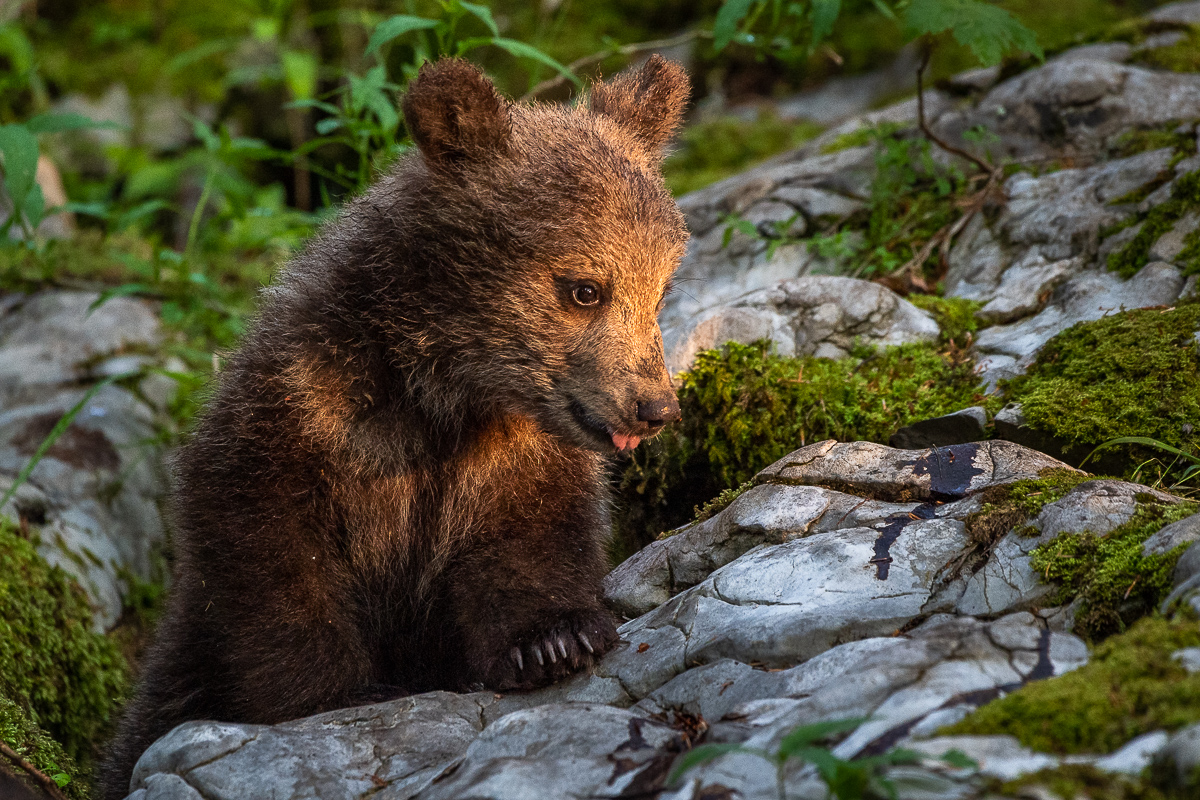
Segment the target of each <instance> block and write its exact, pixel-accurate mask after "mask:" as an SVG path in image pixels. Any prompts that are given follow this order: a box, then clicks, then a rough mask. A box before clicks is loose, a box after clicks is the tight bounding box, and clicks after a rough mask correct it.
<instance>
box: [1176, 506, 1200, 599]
mask: <svg viewBox="0 0 1200 800" xmlns="http://www.w3.org/2000/svg"><path fill="white" fill-rule="evenodd" d="M1181 521H1185V520H1181ZM1197 575H1200V546H1198V545H1192V546H1191V547H1189V548H1188V549H1187V550H1184V551H1183V555H1181V556H1180V557H1179V561H1177V562H1175V573H1174V575H1173V576H1172V577H1173V579H1174V582H1175V585H1176V586H1180V585H1182V584H1183V583H1184V582H1186V581H1187V580H1188V579H1190V578H1194V577H1195V576H1197Z"/></svg>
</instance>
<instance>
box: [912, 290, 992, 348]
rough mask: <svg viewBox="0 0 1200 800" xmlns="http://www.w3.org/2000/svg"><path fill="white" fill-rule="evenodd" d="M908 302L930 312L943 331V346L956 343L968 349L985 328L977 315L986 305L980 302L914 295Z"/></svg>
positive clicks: (931, 295) (962, 298)
mask: <svg viewBox="0 0 1200 800" xmlns="http://www.w3.org/2000/svg"><path fill="white" fill-rule="evenodd" d="M907 299H908V302H910V303H912V304H913V305H914V306H916V307H917V308H920V309H923V310H925V311H928V312H929V313H930V315H932V316H933V319H934V321H936V322H937V324H938V327H939V328H941V329H942V336H941V341H942V343H943V344H950V343H951V342H953V343H954V345H955V346H956V347H962V348H966V347H969V346H970V345H971V342H972V340H974V338H975V334H976V333H977V332H978V331H979V330H980V329H981V328H983V327H986V326H985V325H984V324H983V323H981V322H980V321H979V319H978V318H976V316H975V313H976V312H977V311H979V309H981V308H983V306H984V304H983V303H981V302H979V301H978V300H968V299H966V298H964V297H940V296H938V295H933V294H913V295H909V296H908V298H907Z"/></svg>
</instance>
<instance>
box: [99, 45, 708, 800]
mask: <svg viewBox="0 0 1200 800" xmlns="http://www.w3.org/2000/svg"><path fill="white" fill-rule="evenodd" d="M688 92H689V88H688V81H687V77H686V75H685V74H684V72H683V71H682V70H681V69H680V68H679V67H678V66H676V65H674V64H671V63H669V62H667V61H664V60H662V59H661V58H658V57H655V58H651V59H650V60H649V61H648V62H647V63H646V64H645V66H643V67H642V68H641V69H639V70H637V71H633V72H628V73H625V74H622V75H619V76H618V77H617V78H615V79H614V80H612V81H611V82H608V83H603V84H599V85H597V86H595V87H594V88H593V89H592V91H591V93H590V97H589V99H588V100H587V102H586V103H583V104H580V105H578V106H575V107H565V106H564V107H560V106H549V105H537V104H533V105H516V104H512V103H510V102H508V101H507V100H505V99H503V98H502V97H501V96H500V95H499V94H498V93H497V91H496V89H495V87H494V86H493V85H492V83H491V82H490V81H489V80H488V79H487V78H486V77H485V76H484V75H483V74H482V73H481V72H480V71H479V70H478V69H476V68H475V67H473V66H471V65H470V64H468V63H466V62H464V61H458V60H443V61H440V62H438V63H436V64H432V65H426V66H425V68H424V69H422V70H421V73H420V75H419V77H418V78H417V79H416V80H415V81H414V82H413V84H412V86H411V89H410V90H409V92H408V94H407V96H406V97H405V99H404V117H405V120H406V122H407V124H408V128H409V131H410V132H411V133H412V136H413V139H414V140H415V141H416V144H417V148H418V151H419V152H417V153H414V154H412V155H410V156H408V157H406V158H404V159H403V160H402V161H401V162H400V163H399V164H398V165H397V166H396V168H395V169H394V170H392V171H391V173H390V174H388V175H387V176H386V177H384V178H383V179H381V180H380V181H379V182H378V183H377V184H376V185H375V186H374V187H373V188H371V189H370V190H369V191H367V192H366V193H365V194H364V195H363V196H362V197H360V198H358V199H357V200H355V201H353V202H352V203H350V204H349V205H348V206H347V208H346V210H345V211H344V213H342V214H341V216H340V218H339V219H338V220H337V221H336V222H334V223H332V224H330V225H329V226H327V227H326V228H325V229H324V230H323V231H322V232H321V233H320V234H319V235H318V236H317V237H315V238H314V240H313V241H312V242H311V243H310V244H309V245H308V247H307V248H306V249H305V251H304V252H303V253H302V254H300V255H299V256H297V257H296V258H295V259H294V260H293V261H292V262H291V263H290V264H289V265H288V267H287V268H286V269H285V270H284V271H283V273H282V274H281V276H280V278H279V280H278V282H277V283H276V284H275V285H274V286H273V287H272V288H270V289H269V290H267V291H266V292H265V293H264V295H263V302H262V308H261V311H260V313H259V314H258V317H257V321H256V322H255V323H254V325H253V327H252V329H251V330H250V332H249V333H248V335H247V336H246V339H245V342H244V344H243V346H242V348H241V350H240V352H238V353H237V354H236V355H235V356H234V357H233V358H231V359H230V362H229V364H228V366H227V368H226V369H225V370H224V372H223V373H222V374H221V376H220V381H219V385H218V386H217V389H216V392H215V395H214V397H213V399H212V401H211V403H210V404H209V407H208V410H207V412H206V414H205V415H204V417H203V419H202V420H201V421H200V423H199V425H198V427H197V429H196V431H195V435H194V436H193V438H192V439H191V441H190V443H189V444H188V445H187V446H186V447H185V448H183V450H182V451H181V452H180V453H179V455H178V458H177V462H176V471H177V488H176V494H175V501H174V510H175V515H176V516H175V523H176V539H175V546H176V552H177V555H178V562H177V570H176V576H175V582H174V585H173V588H172V593H171V598H170V602H169V607H168V611H167V614H166V616H165V619H164V620H163V623H162V626H161V628H160V630H159V633H158V640H157V642H156V644H155V645H154V647H153V649H152V651H151V654H150V655H149V656H148V658H147V660H146V663H145V666H144V673H143V678H142V682H141V686H140V688H139V690H138V692H137V695H136V697H135V699H134V700H133V702H132V703H131V704H130V707H129V710H128V713H127V716H126V718H125V720H124V721H123V724H122V725H121V728H120V731H119V734H118V738H117V741H116V743H115V747H114V751H113V754H112V756H111V759H110V763H109V765H108V768H107V774H106V775H105V785H106V791H107V796H108V797H110V798H118V797H122V796H124V795H125V794H126V792H127V791H128V787H129V779H130V773H131V771H132V767H133V764H134V762H135V761H136V759H137V758H138V756H139V755H140V754H141V753H142V751H143V750H144V749H145V748H146V747H147V746H148V745H149V744H151V743H152V742H153V741H154V740H155V739H156V738H158V737H160V736H162V735H163V734H165V733H166V732H168V731H169V730H170V729H171V728H173V727H175V726H176V725H178V724H179V723H181V722H184V721H186V720H192V719H214V720H223V721H238V722H252V723H275V722H280V721H282V720H287V719H292V718H296V717H301V716H305V715H308V714H313V713H316V712H320V711H327V710H329V709H334V708H339V707H345V706H350V705H354V704H361V703H366V702H372V701H377V700H380V699H384V698H388V697H394V696H399V695H402V694H406V693H413V692H424V691H428V690H431V689H449V690H468V689H471V688H479V687H481V686H482V687H487V688H490V689H526V688H531V687H535V686H540V685H543V684H546V683H549V682H551V681H554V680H557V679H559V678H562V677H564V676H566V675H568V674H569V673H571V672H573V671H576V670H580V669H583V668H586V667H588V666H589V665H590V664H591V663H592V662H593V661H594V660H595V659H596V658H597V657H599V656H600V654H602V653H603V652H604V651H605V650H606V649H608V648H609V647H611V646H612V645H613V643H614V642H615V641H616V632H615V628H614V620H613V618H612V616H611V615H610V613H609V612H608V611H607V610H606V609H605V608H604V606H603V605H602V603H601V598H600V580H601V577H602V576H603V574H604V572H605V557H604V543H605V540H606V537H607V535H608V532H609V517H608V512H607V504H608V502H609V500H608V491H607V486H606V480H605V456H606V455H607V454H611V453H613V452H615V451H617V450H623V449H628V448H632V447H635V446H636V445H637V444H638V442H639V441H640V440H641V439H644V438H647V437H650V436H653V435H654V434H655V433H656V432H657V431H658V430H660V429H661V428H662V427H663V425H664V424H666V423H667V422H670V421H672V420H674V419H676V418H678V416H679V405H678V403H677V402H676V399H675V395H674V392H673V391H672V389H671V383H670V379H669V377H668V375H667V372H666V368H665V366H664V363H663V352H662V339H661V334H660V332H659V329H658V324H657V320H656V316H657V312H658V310H659V307H660V304H661V302H662V298H663V295H664V293H665V292H666V290H667V285H668V283H669V281H670V279H671V275H672V273H673V272H674V270H675V267H676V265H677V264H678V262H679V260H680V258H681V257H682V255H683V252H684V244H685V241H686V239H687V233H686V230H685V227H684V223H683V218H682V216H681V215H680V213H679V211H678V210H677V209H676V207H675V203H674V202H673V201H672V199H671V196H670V194H669V193H668V192H667V190H666V188H665V187H664V184H663V179H662V176H661V172H660V164H661V158H662V148H663V146H664V145H665V144H666V142H667V140H668V139H669V137H670V136H671V134H672V132H673V131H674V130H675V128H676V127H677V125H678V124H679V121H680V118H681V116H682V113H683V109H684V105H685V103H686V101H687V98H688Z"/></svg>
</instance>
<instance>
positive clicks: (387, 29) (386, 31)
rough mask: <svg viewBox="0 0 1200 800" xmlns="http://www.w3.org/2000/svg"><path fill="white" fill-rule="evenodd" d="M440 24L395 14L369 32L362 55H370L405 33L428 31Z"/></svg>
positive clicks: (408, 15) (434, 20) (421, 18)
mask: <svg viewBox="0 0 1200 800" xmlns="http://www.w3.org/2000/svg"><path fill="white" fill-rule="evenodd" d="M441 24H442V23H441V22H440V21H438V20H436V19H427V18H425V17H414V16H412V15H411V14H397V15H396V16H394V17H388V18H387V19H385V20H384V21H383V22H381V23H379V24H378V25H376V26H375V30H373V31H371V38H370V39H368V40H367V49H366V51H365V52H364V55H368V56H369V55H371V54H372V53H374V52H376V51H377V50H379V48H381V47H383V46H384V45H385V44H387V43H388V42H390V41H392V40H393V39H398V38H400V37H401V36H403V35H404V34H406V33H411V32H412V31H424V30H429V29H430V28H436V27H437V26H438V25H441Z"/></svg>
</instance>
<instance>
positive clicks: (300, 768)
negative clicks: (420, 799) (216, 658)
mask: <svg viewBox="0 0 1200 800" xmlns="http://www.w3.org/2000/svg"><path fill="white" fill-rule="evenodd" d="M482 727H483V726H482V722H481V719H480V708H479V705H478V704H477V703H476V702H474V700H473V699H472V698H471V697H469V696H461V695H454V694H450V693H447V692H433V693H430V694H424V695H416V696H413V697H409V698H404V699H402V700H396V701H393V702H391V703H386V704H381V705H376V706H364V707H361V708H350V709H344V710H341V711H333V712H329V713H327V714H321V715H318V716H315V717H308V718H307V719H302V720H297V721H295V722H285V723H282V724H280V725H274V726H264V725H231V724H226V723H216V722H189V723H185V724H184V725H181V726H179V727H178V728H176V729H175V730H173V731H172V732H171V733H169V734H167V735H166V736H164V737H163V738H162V739H160V740H159V741H158V742H156V743H155V744H154V745H153V746H152V747H151V748H150V749H149V750H147V751H146V752H145V753H144V754H143V755H142V757H141V759H140V760H139V761H138V763H137V767H136V768H135V769H134V772H133V779H132V781H131V784H130V788H131V790H134V791H136V790H138V789H141V788H145V789H146V792H147V794H146V796H147V797H148V798H150V797H155V796H158V795H156V791H157V790H156V788H155V785H156V782H157V781H163V780H164V777H165V776H172V779H170V780H169V785H170V786H172V787H178V786H179V782H180V781H185V782H186V784H187V785H188V786H190V787H191V788H192V789H193V790H195V791H196V792H197V793H198V794H199V795H201V796H203V797H221V798H225V799H226V800H235V798H246V800H251V798H260V797H297V798H299V797H312V798H322V799H324V798H358V797H364V796H367V795H370V794H374V793H376V792H380V794H379V795H376V796H387V797H413V796H415V795H416V794H417V793H418V792H419V791H421V790H422V789H424V788H425V787H427V786H428V785H429V784H430V783H431V782H432V781H433V780H434V779H435V778H436V777H438V775H440V774H441V773H442V772H443V770H445V769H446V768H447V767H448V766H450V765H451V764H452V763H453V762H454V761H455V760H456V759H458V758H459V757H460V756H461V755H462V754H463V753H464V752H466V750H467V748H468V745H470V744H471V743H472V742H473V741H474V740H475V739H476V735H477V734H478V733H479V731H480V730H481V729H482ZM175 779H178V780H175ZM384 793H386V794H384ZM164 796H169V797H176V796H178V797H190V795H187V794H184V793H180V794H178V795H164Z"/></svg>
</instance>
